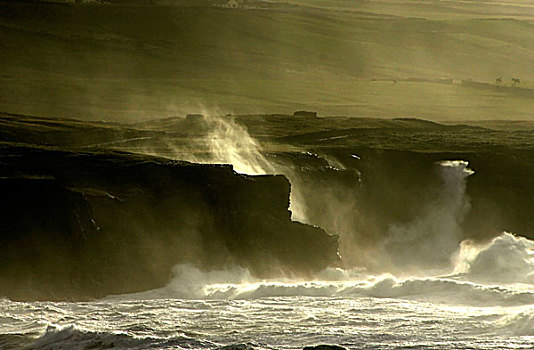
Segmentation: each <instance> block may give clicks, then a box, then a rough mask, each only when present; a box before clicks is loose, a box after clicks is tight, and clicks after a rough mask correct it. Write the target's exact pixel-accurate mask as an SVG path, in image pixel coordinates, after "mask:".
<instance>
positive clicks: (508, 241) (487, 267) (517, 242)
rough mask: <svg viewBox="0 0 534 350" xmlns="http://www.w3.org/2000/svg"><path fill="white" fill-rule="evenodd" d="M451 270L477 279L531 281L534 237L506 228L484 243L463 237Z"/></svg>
mask: <svg viewBox="0 0 534 350" xmlns="http://www.w3.org/2000/svg"><path fill="white" fill-rule="evenodd" d="M455 271H456V272H457V273H459V274H461V275H463V276H464V277H465V278H467V279H469V280H472V281H477V282H491V283H501V284H502V283H527V284H534V241H532V240H529V239H526V238H524V237H519V236H515V235H513V234H511V233H508V232H504V233H502V234H501V235H500V236H498V237H496V238H494V239H493V240H491V241H490V242H489V243H488V244H485V245H477V244H475V243H473V242H471V241H464V242H462V244H461V246H460V250H459V252H458V256H457V258H456V268H455Z"/></svg>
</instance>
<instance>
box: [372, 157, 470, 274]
mask: <svg viewBox="0 0 534 350" xmlns="http://www.w3.org/2000/svg"><path fill="white" fill-rule="evenodd" d="M438 167H439V174H440V178H441V188H440V190H439V192H438V195H437V196H436V197H435V198H434V200H433V201H432V202H430V203H429V204H428V205H427V206H426V207H425V208H424V209H423V211H422V213H421V214H420V215H419V216H418V217H417V218H416V219H415V220H413V221H411V222H409V223H407V224H402V225H398V224H391V225H390V226H389V231H388V235H387V237H386V238H385V239H384V241H383V242H382V243H381V248H382V254H383V255H384V257H385V261H384V262H385V266H387V268H388V269H390V271H401V270H404V271H407V272H409V273H414V271H417V270H419V271H420V270H421V269H432V268H448V266H449V263H450V257H451V255H452V254H453V253H454V252H455V251H456V249H457V248H458V245H459V243H460V240H461V237H462V232H461V223H462V222H463V220H464V218H465V215H466V214H467V213H468V211H469V209H470V204H469V198H468V197H467V196H466V185H467V178H468V177H469V176H471V175H473V174H474V171H473V170H471V169H469V168H468V163H467V162H466V161H462V160H455V161H443V162H440V163H438Z"/></svg>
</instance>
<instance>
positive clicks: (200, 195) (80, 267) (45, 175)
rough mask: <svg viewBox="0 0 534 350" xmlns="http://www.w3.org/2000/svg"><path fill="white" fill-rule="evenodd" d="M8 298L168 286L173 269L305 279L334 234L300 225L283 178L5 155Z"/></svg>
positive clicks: (40, 152)
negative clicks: (237, 269)
mask: <svg viewBox="0 0 534 350" xmlns="http://www.w3.org/2000/svg"><path fill="white" fill-rule="evenodd" d="M0 174H2V175H1V177H0V191H1V193H2V197H3V200H2V208H1V210H0V220H1V222H2V223H3V229H2V230H1V231H0V243H1V244H0V295H1V296H5V297H8V298H11V299H27V300H28V299H31V300H35V299H52V300H64V299H70V300H78V299H88V298H95V297H102V296H105V295H109V294H119V293H129V292H137V291H143V290H147V289H152V288H157V287H161V286H163V285H165V283H166V282H167V281H168V279H169V275H170V271H171V268H172V267H173V266H174V265H176V264H178V263H186V262H187V263H193V264H195V265H197V266H199V267H201V268H204V269H213V268H218V269H220V268H224V267H226V266H229V265H235V264H237V265H240V266H243V267H246V268H248V269H249V270H250V271H251V273H252V274H253V275H255V276H258V277H269V276H272V275H274V274H275V273H276V274H279V273H280V272H282V273H286V274H290V275H308V274H311V273H313V272H314V271H317V270H319V269H322V268H324V267H326V266H328V265H330V264H332V263H335V262H336V261H337V259H338V255H337V236H332V235H328V234H326V233H325V232H324V231H323V230H322V229H319V228H315V227H312V226H308V225H304V224H301V223H297V222H292V221H291V219H290V215H291V213H290V211H289V210H288V206H289V192H290V185H289V182H288V180H287V179H286V178H285V177H283V176H246V175H238V174H236V173H235V172H233V170H232V168H231V167H230V166H226V165H199V164H192V163H187V162H177V161H169V160H167V159H161V158H153V157H146V156H135V155H132V154H128V153H117V152H115V153H113V152H111V153H109V152H107V153H81V152H68V151H57V150H53V149H46V148H31V147H14V146H3V147H1V148H0Z"/></svg>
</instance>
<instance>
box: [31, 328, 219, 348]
mask: <svg viewBox="0 0 534 350" xmlns="http://www.w3.org/2000/svg"><path fill="white" fill-rule="evenodd" d="M216 347H217V345H216V344H213V343H211V342H207V341H201V340H196V339H192V338H189V337H185V336H179V337H172V338H168V339H167V338H156V337H145V338H140V337H135V336H132V335H129V334H127V333H122V332H121V333H119V332H113V333H109V332H93V331H87V330H83V329H81V328H79V327H77V326H74V325H71V326H66V327H60V326H56V325H50V326H49V327H48V328H47V329H46V332H45V333H44V334H43V335H42V336H41V337H39V338H38V339H37V340H35V342H33V343H32V344H31V345H29V346H28V349H46V350H56V349H58V350H59V349H73V348H75V349H80V350H82V349H107V348H113V349H132V350H133V349H151V348H153V349H166V348H182V349H199V348H204V349H205V348H216Z"/></svg>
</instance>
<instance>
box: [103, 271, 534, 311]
mask: <svg viewBox="0 0 534 350" xmlns="http://www.w3.org/2000/svg"><path fill="white" fill-rule="evenodd" d="M338 270H340V269H328V270H326V271H324V272H323V273H322V274H321V275H322V277H323V278H326V279H325V280H312V281H302V280H300V281H298V280H290V279H284V280H276V281H273V280H257V279H254V278H253V277H251V276H250V274H249V273H248V271H247V270H246V269H242V268H235V269H233V270H226V271H212V272H202V271H200V270H199V269H197V268H195V267H193V266H190V265H179V266H177V267H176V271H178V272H179V274H177V275H175V277H174V278H173V280H172V281H171V282H170V283H169V284H168V285H167V286H166V287H164V288H161V289H158V290H153V291H149V292H145V293H137V294H131V295H127V296H115V297H111V298H118V299H122V298H134V299H150V298H158V299H167V298H170V299H172V298H176V299H208V300H212V299H259V298H272V297H343V298H346V297H375V298H399V299H417V300H425V301H437V302H444V303H457V304H469V305H506V306H509V305H526V304H534V289H532V288H530V287H528V286H527V287H525V286H524V285H520V286H517V285H503V286H499V285H484V284H480V283H476V282H473V281H465V280H462V279H460V278H459V277H458V276H448V277H425V278H407V279H400V278H397V277H395V276H392V275H379V276H375V275H365V274H363V273H362V272H361V271H359V270H358V271H352V272H351V271H350V270H340V271H338ZM342 276H346V277H347V278H348V279H345V280H343V279H341V277H342ZM328 277H332V279H328Z"/></svg>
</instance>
